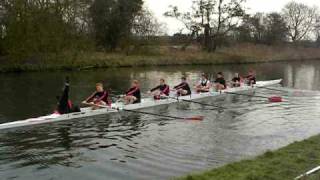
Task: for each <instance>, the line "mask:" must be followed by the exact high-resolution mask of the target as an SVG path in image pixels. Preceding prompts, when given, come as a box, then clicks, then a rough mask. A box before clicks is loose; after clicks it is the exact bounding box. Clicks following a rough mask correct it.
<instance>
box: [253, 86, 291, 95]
mask: <svg viewBox="0 0 320 180" xmlns="http://www.w3.org/2000/svg"><path fill="white" fill-rule="evenodd" d="M257 88H258V89H267V90H270V91H278V92H284V93H287V92H288V91H285V90H281V89H274V88H269V87H264V86H261V87H257Z"/></svg>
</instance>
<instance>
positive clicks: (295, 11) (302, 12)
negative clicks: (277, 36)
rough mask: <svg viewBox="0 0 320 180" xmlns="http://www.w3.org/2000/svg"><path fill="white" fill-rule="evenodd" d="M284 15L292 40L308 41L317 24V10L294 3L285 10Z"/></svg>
mask: <svg viewBox="0 0 320 180" xmlns="http://www.w3.org/2000/svg"><path fill="white" fill-rule="evenodd" d="M282 13H283V17H284V19H285V21H286V23H287V27H288V30H289V36H290V38H291V40H292V41H293V42H296V41H300V40H304V39H307V38H308V36H309V35H310V33H311V32H312V30H313V27H314V25H315V23H316V17H317V16H316V15H317V8H316V7H309V6H307V5H305V4H302V3H296V2H294V1H292V2H290V3H288V4H287V5H286V6H285V7H284V8H283V10H282Z"/></svg>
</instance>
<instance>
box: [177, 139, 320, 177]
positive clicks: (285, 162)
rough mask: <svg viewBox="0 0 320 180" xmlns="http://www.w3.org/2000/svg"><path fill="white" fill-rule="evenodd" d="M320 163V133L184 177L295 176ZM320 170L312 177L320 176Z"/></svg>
mask: <svg viewBox="0 0 320 180" xmlns="http://www.w3.org/2000/svg"><path fill="white" fill-rule="evenodd" d="M319 165H320V135H318V136H314V137H311V138H309V139H307V140H304V141H301V142H296V143H293V144H290V145H289V146H287V147H284V148H282V149H279V150H277V151H274V152H266V153H265V154H264V155H262V156H259V157H257V158H255V159H252V160H244V161H240V162H236V163H232V164H229V165H226V166H223V167H221V168H217V169H214V170H211V171H207V172H204V173H201V174H194V175H189V176H186V177H183V178H179V179H180V180H209V179H210V180H235V179H236V180H253V179H257V180H258V179H259V180H264V179H265V180H270V179H272V180H285V179H294V178H295V177H297V176H298V175H300V174H303V173H305V172H307V171H308V170H310V169H313V168H315V167H317V166H319ZM319 177H320V173H317V174H315V175H312V176H310V177H308V180H309V179H310V180H313V179H319Z"/></svg>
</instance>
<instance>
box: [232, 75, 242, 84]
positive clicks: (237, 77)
mask: <svg viewBox="0 0 320 180" xmlns="http://www.w3.org/2000/svg"><path fill="white" fill-rule="evenodd" d="M241 81H242V79H241V77H240V75H239V73H235V74H234V77H233V78H232V80H231V87H240V86H241Z"/></svg>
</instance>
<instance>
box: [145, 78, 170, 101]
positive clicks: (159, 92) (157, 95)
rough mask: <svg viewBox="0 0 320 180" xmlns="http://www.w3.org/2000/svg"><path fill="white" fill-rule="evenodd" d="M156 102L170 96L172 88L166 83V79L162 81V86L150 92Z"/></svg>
mask: <svg viewBox="0 0 320 180" xmlns="http://www.w3.org/2000/svg"><path fill="white" fill-rule="evenodd" d="M149 93H151V94H152V95H153V98H154V99H155V100H159V99H161V98H162V97H163V96H169V94H170V87H169V86H168V85H167V84H166V83H165V80H164V79H160V85H159V86H157V87H155V88H153V89H151V90H150V91H149Z"/></svg>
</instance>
